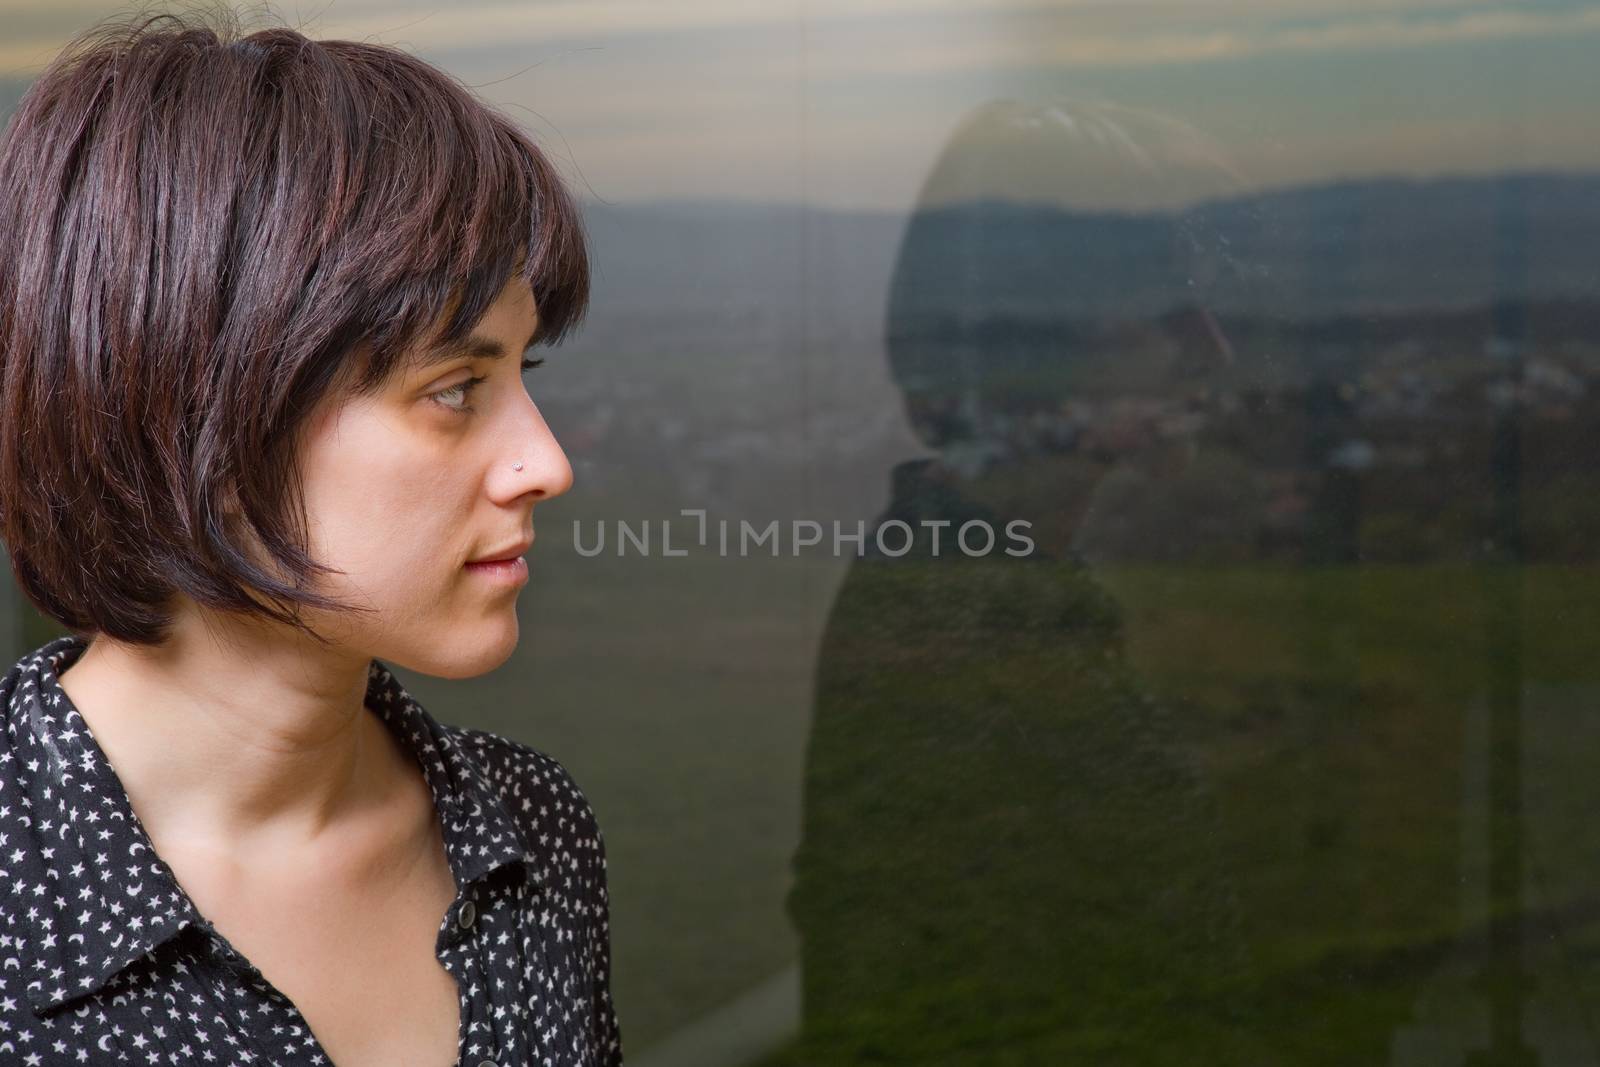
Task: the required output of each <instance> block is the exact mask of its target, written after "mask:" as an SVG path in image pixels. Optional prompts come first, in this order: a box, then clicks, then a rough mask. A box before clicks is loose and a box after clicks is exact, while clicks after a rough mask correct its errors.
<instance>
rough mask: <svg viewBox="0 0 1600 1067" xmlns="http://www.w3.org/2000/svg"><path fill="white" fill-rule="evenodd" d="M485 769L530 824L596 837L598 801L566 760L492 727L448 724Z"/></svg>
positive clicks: (518, 817)
mask: <svg viewBox="0 0 1600 1067" xmlns="http://www.w3.org/2000/svg"><path fill="white" fill-rule="evenodd" d="M446 730H447V731H448V732H449V733H450V734H451V735H453V738H454V740H455V743H456V744H457V745H459V746H461V748H462V750H463V752H464V753H465V754H467V755H469V756H470V757H471V758H472V760H473V762H474V763H476V764H477V765H478V767H479V768H480V769H481V770H482V771H483V774H484V777H485V778H487V779H488V781H489V784H490V785H491V786H492V787H493V788H494V790H495V793H496V795H497V796H498V797H499V799H500V801H501V803H502V804H503V805H505V808H506V810H507V811H508V812H509V813H511V815H512V817H513V818H514V819H516V820H517V822H518V823H519V824H521V825H522V826H523V827H524V828H525V829H529V830H539V831H541V832H545V833H557V834H567V835H573V834H576V835H577V836H579V837H585V838H593V839H595V844H596V846H598V845H599V840H598V839H599V836H600V824H599V820H598V818H597V817H596V816H595V811H594V806H593V805H592V804H591V803H590V801H589V797H588V795H587V794H585V793H584V791H583V789H582V787H580V786H579V785H578V782H577V779H576V778H574V777H573V775H572V772H570V771H569V770H568V769H567V768H566V766H565V765H564V764H563V763H562V762H561V761H560V760H558V759H557V758H556V757H554V756H552V755H551V754H550V753H548V752H546V751H544V750H543V749H540V748H536V747H534V746H533V745H530V744H528V743H527V742H524V741H518V740H516V739H515V738H511V737H506V736H505V735H503V734H498V733H495V732H493V731H490V730H484V729H479V728H477V727H468V726H447V727H446Z"/></svg>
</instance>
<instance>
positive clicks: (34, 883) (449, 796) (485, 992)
mask: <svg viewBox="0 0 1600 1067" xmlns="http://www.w3.org/2000/svg"><path fill="white" fill-rule="evenodd" d="M86 647H87V645H86V643H85V642H84V640H83V639H82V638H79V637H76V636H73V635H69V636H66V637H60V638H56V639H55V640H53V641H51V642H49V643H48V644H46V645H44V646H43V647H41V648H39V649H37V650H36V651H34V652H32V653H30V654H28V655H27V656H25V657H23V659H22V660H20V661H19V662H18V663H17V664H16V665H15V666H13V667H12V668H11V669H10V670H9V671H8V672H7V673H6V674H5V676H4V678H0V708H4V714H5V730H4V732H3V733H0V1065H4V1067H13V1065H17V1067H50V1065H54V1064H84V1063H87V1064H116V1063H134V1064H172V1065H183V1064H218V1065H229V1064H241V1065H255V1067H266V1065H271V1064H277V1065H281V1067H292V1065H297V1064H328V1063H329V1059H328V1056H327V1054H326V1053H324V1052H323V1051H322V1048H321V1046H320V1045H319V1044H318V1041H317V1038H316V1036H315V1035H314V1034H312V1032H311V1030H310V1028H309V1027H308V1026H307V1025H306V1021H305V1019H304V1018H303V1017H302V1016H301V1014H300V1012H299V1010H298V1009H297V1008H296V1007H295V1005H294V1004H293V1003H292V1002H290V1000H289V999H288V998H287V997H286V996H284V995H283V994H282V993H280V992H279V991H278V990H276V989H274V988H273V987H272V985H271V983H269V982H268V981H267V980H266V978H265V977H264V976H263V975H262V973H261V972H260V971H259V970H257V969H256V968H255V966H253V965H252V964H251V963H250V961H249V960H247V959H245V958H244V956H243V955H241V954H240V953H239V952H238V951H237V950H236V949H234V948H233V947H232V946H231V945H230V944H229V943H228V941H227V939H226V938H224V937H223V936H222V935H221V934H220V933H219V932H218V931H217V930H216V928H215V927H213V926H212V925H211V923H210V922H209V921H208V920H207V919H206V917H205V916H204V915H202V914H200V912H199V910H198V909H197V908H196V907H195V905H194V903H193V902H192V901H191V900H190V899H189V897H188V895H187V894H186V893H185V892H184V890H183V888H182V887H181V886H180V885H179V884H178V882H177V880H176V879H175V878H174V876H173V873H172V871H171V869H170V868H168V866H167V865H166V864H165V863H164V862H163V861H162V860H161V858H160V857H159V856H158V855H156V853H155V850H154V848H153V847H152V844H151V841H150V838H149V836H148V835H147V834H146V833H145V830H144V827H143V826H142V825H141V824H140V822H139V819H138V816H136V815H135V814H134V812H133V809H132V808H131V807H130V806H129V803H128V797H127V794H126V793H125V792H124V790H123V788H122V784H121V782H120V780H119V779H118V778H117V775H116V773H115V772H114V771H113V770H112V768H111V765H110V763H109V762H108V761H107V759H106V755H105V753H104V752H103V751H102V750H101V748H100V746H99V745H98V744H97V743H96V742H95V740H94V738H93V737H92V736H90V734H89V731H88V729H87V726H86V724H85V723H84V720H83V718H82V717H81V716H80V715H79V714H78V712H77V709H75V708H74V707H73V706H72V704H71V701H70V700H69V699H68V698H67V695H66V693H65V692H64V691H63V690H62V689H61V686H60V684H59V682H58V672H59V671H61V670H62V669H63V668H65V667H66V666H67V665H69V664H71V663H72V661H73V660H75V659H76V658H77V657H78V656H79V655H80V654H81V653H82V652H83V650H84V649H85V648H86ZM367 706H368V707H370V708H372V709H374V710H375V711H377V712H378V713H379V716H380V717H381V718H382V719H383V721H384V723H385V725H387V726H388V727H389V728H390V729H391V730H392V731H394V734H395V736H396V737H397V738H399V739H400V741H401V742H402V743H403V744H404V745H405V747H406V749H407V750H408V751H410V752H411V753H412V755H413V756H414V757H415V758H416V760H417V762H418V763H419V764H420V765H421V768H422V772H423V775H424V777H425V778H426V779H427V782H428V788H429V789H430V790H431V791H432V793H433V799H434V804H435V807H436V808H437V809H438V811H439V816H440V820H441V823H442V826H443V830H444V841H445V850H446V853H447V855H448V858H449V862H450V869H451V871H452V872H453V873H454V875H455V881H456V887H457V894H456V899H455V901H454V902H453V903H452V904H451V905H450V909H449V911H448V912H446V914H445V916H444V918H443V920H442V921H441V922H440V924H439V932H438V937H437V942H436V954H437V955H438V957H439V961H440V962H441V963H442V964H443V965H444V967H445V969H446V970H448V971H450V973H451V974H453V975H454V976H455V978H456V982H457V986H458V988H459V990H460V994H461V998H460V999H461V1028H460V1040H459V1045H458V1057H459V1062H460V1064H461V1065H462V1067H523V1065H525V1064H527V1065H539V1067H545V1065H549V1067H557V1065H586V1067H601V1065H603V1067H613V1065H617V1064H621V1063H622V1044H621V1037H620V1033H619V1030H618V1027H617V1018H616V1013H615V1012H614V1010H613V1007H612V1003H611V993H610V971H611V966H610V934H609V929H608V920H609V917H610V909H609V906H608V901H607V896H606V856H605V845H604V842H603V841H602V839H601V836H600V828H599V825H598V824H597V823H596V821H595V816H594V812H593V810H592V809H591V808H590V806H589V802H588V801H587V800H586V799H585V798H584V795H583V793H582V792H581V791H580V790H579V789H578V786H577V785H576V784H575V783H574V782H573V780H572V778H571V777H570V776H569V775H568V774H567V772H566V770H565V769H564V768H563V767H562V766H561V764H559V763H557V762H556V761H555V760H554V759H552V758H551V757H549V756H547V755H545V754H544V753H542V752H539V751H537V750H535V749H533V748H531V747H529V746H527V745H524V744H521V743H519V742H516V741H511V740H508V739H506V738H503V737H499V736H496V735H494V734H491V733H486V732H484V731H481V730H472V729H464V728H460V727H454V726H445V725H441V724H440V723H438V722H437V721H435V720H434V719H433V717H432V716H430V715H429V714H428V713H427V712H426V711H424V710H423V708H422V706H421V705H420V704H418V703H417V702H416V701H415V700H414V699H412V698H411V697H410V696H409V695H408V694H407V693H406V691H405V690H404V689H403V688H402V687H401V685H400V683H399V681H398V680H397V679H396V678H395V677H394V675H393V674H392V673H390V671H389V670H388V668H387V667H385V666H384V665H383V664H382V663H380V662H379V661H378V660H373V661H372V667H371V671H370V674H369V681H368V688H367Z"/></svg>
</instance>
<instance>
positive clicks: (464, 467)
mask: <svg viewBox="0 0 1600 1067" xmlns="http://www.w3.org/2000/svg"><path fill="white" fill-rule="evenodd" d="M536 325H537V318H536V309H535V306H534V300H533V295H532V292H531V291H530V289H529V287H528V286H527V284H526V283H525V282H522V281H521V280H520V279H518V278H516V277H515V276H514V277H513V279H512V281H511V282H510V283H508V284H507V286H506V288H505V289H504V290H503V291H502V292H501V294H500V296H499V297H498V298H497V299H496V301H495V303H494V304H493V305H491V307H490V308H489V311H488V312H487V313H486V315H485V316H484V318H483V319H482V320H481V321H480V322H479V323H478V325H477V327H476V329H474V330H473V331H472V334H473V336H474V337H477V338H482V339H484V340H486V341H492V342H494V343H495V344H498V345H499V347H500V348H501V350H502V351H503V352H504V353H505V354H504V355H503V356H502V357H500V358H491V357H488V356H482V355H462V356H457V357H454V358H452V359H450V360H448V361H446V362H440V363H437V364H435V365H432V366H428V367H424V368H421V369H411V370H401V371H396V373H395V374H394V375H393V376H392V378H391V379H390V381H389V382H388V383H387V384H386V385H385V386H384V387H383V388H382V389H381V390H380V391H379V392H377V393H375V394H374V395H371V396H366V397H360V398H356V399H353V400H349V401H346V402H344V403H343V405H342V406H336V405H333V404H330V405H329V410H328V411H326V412H324V413H320V414H317V415H314V416H313V418H312V420H311V421H309V422H308V424H307V425H306V427H305V434H304V437H303V438H302V441H303V445H302V448H303V453H302V464H303V467H302V469H303V471H304V475H303V477H304V491H305V506H306V514H307V518H308V521H309V529H310V537H311V550H312V555H313V557H314V558H315V559H317V560H318V561H319V562H322V563H325V564H327V565H330V566H332V567H335V568H337V569H339V570H340V571H343V572H344V573H343V574H333V575H328V576H327V577H326V578H325V579H324V586H323V587H324V588H325V589H326V591H327V592H328V593H330V594H331V595H333V596H336V597H340V598H342V599H346V600H348V601H350V602H352V603H354V604H357V605H360V606H362V607H366V608H371V609H376V611H375V613H373V614H367V615H345V616H334V617H328V616H323V615H320V614H310V613H308V615H309V617H312V618H314V620H315V622H314V625H316V626H317V628H318V630H319V631H320V632H322V633H324V634H325V635H327V636H328V637H330V638H332V639H334V640H335V641H337V642H338V643H340V644H342V645H345V646H347V647H350V648H353V649H357V650H359V651H360V652H361V653H362V654H364V655H366V654H370V655H374V656H378V657H380V658H385V659H389V660H392V661H394V662H397V663H400V664H403V665H405V666H406V667H407V668H409V669H412V670H416V671H419V672H422V673H425V674H428V675H432V676H436V677H442V678H459V677H473V676H476V675H479V674H482V673H485V672H487V671H489V670H492V669H494V668H495V667H497V666H499V665H500V664H501V663H503V662H504V661H505V660H506V659H507V658H508V657H509V656H510V655H511V653H512V651H513V650H514V649H515V648H516V643H517V636H518V631H517V615H516V603H517V599H518V595H519V593H520V592H521V590H522V589H523V588H524V587H525V585H526V572H524V573H523V574H521V575H516V574H513V575H512V576H511V577H510V578H506V577H503V576H502V577H496V576H493V575H491V574H488V573H485V572H484V571H483V570H481V569H477V568H469V567H467V566H466V564H467V562H468V561H469V560H475V559H483V558H487V557H497V556H503V555H506V554H507V553H508V552H509V553H510V554H517V549H518V546H519V545H520V544H522V543H524V542H526V541H528V540H530V539H531V538H532V537H533V532H534V530H533V507H534V504H535V503H537V502H539V501H541V500H546V499H549V498H550V497H554V496H558V495H560V494H561V493H564V492H566V490H567V489H568V488H569V487H570V486H571V485H572V467H571V465H570V464H569V463H568V462H567V457H566V453H565V452H563V451H562V449H561V446H560V445H559V444H558V443H557V442H556V439H555V437H554V436H553V435H552V434H551V432H550V428H549V427H548V426H546V425H545V422H544V418H543V417H542V416H541V415H540V414H539V409H538V408H537V407H536V406H535V405H534V402H533V400H532V398H531V397H530V396H529V395H528V391H527V389H526V387H525V385H524V382H523V372H522V368H521V359H522V353H523V350H524V348H525V347H526V345H527V343H528V339H529V338H530V337H531V336H532V334H533V331H534V329H535V326H536ZM474 379H477V380H476V381H474ZM519 463H520V464H521V465H522V469H521V470H520V471H519V470H516V469H514V467H515V465H516V464H519ZM528 555H529V560H530V563H531V562H532V553H531V552H529V553H528Z"/></svg>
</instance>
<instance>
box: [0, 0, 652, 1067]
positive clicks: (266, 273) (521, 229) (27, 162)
mask: <svg viewBox="0 0 1600 1067" xmlns="http://www.w3.org/2000/svg"><path fill="white" fill-rule="evenodd" d="M231 18H232V17H231V16H229V15H228V14H227V13H226V12H225V11H223V12H220V13H218V14H217V15H215V16H212V17H211V18H210V19H209V20H206V21H203V20H201V19H199V18H196V17H194V16H176V15H170V14H163V15H156V16H153V17H149V16H145V17H135V18H127V19H122V20H119V21H116V22H110V23H102V24H101V25H100V26H98V27H96V28H95V29H93V30H91V31H89V32H88V33H86V34H84V35H82V36H80V37H79V38H77V39H75V40H74V41H73V42H72V44H70V45H69V46H68V48H67V49H66V50H65V51H64V52H63V53H62V54H61V56H59V57H58V58H57V59H56V60H55V61H54V62H53V63H52V64H51V66H50V67H49V68H48V69H47V70H46V71H45V72H44V74H43V75H42V76H41V77H40V79H39V80H38V81H37V82H36V83H35V84H34V85H33V86H32V87H31V89H30V90H29V92H28V93H27V95H26V96H25V97H24V98H23V100H22V101H21V103H20V105H19V107H18V110H17V112H16V114H15V115H14V116H13V119H12V121H11V123H10V125H9V126H8V128H7V131H6V133H5V137H4V140H3V142H0V535H3V537H4V540H5V543H6V546H7V548H8V551H9V554H10V560H11V565H12V569H13V572H14V574H15V577H16V580H17V583H18V585H19V587H20V588H21V589H22V591H23V592H24V593H25V594H26V595H27V596H28V598H29V599H30V600H31V601H32V602H33V603H34V604H35V605H37V606H38V608H39V609H40V610H41V611H43V612H44V613H46V614H47V615H49V616H50V617H52V618H54V619H56V620H57V621H58V622H59V623H61V624H62V625H63V626H64V627H66V628H67V629H68V630H70V631H71V633H70V635H68V636H65V637H61V638H57V639H56V640H53V641H51V642H49V643H48V644H46V645H44V646H43V647H42V648H40V649H37V650H36V651H34V652H33V653H31V654H29V655H28V656H25V657H24V658H23V659H22V660H21V661H20V662H18V663H17V664H16V665H15V666H14V667H12V668H11V670H10V671H9V672H8V673H7V674H6V675H5V676H4V679H3V680H0V708H4V709H5V715H6V720H5V726H6V729H5V731H4V734H3V735H0V844H3V848H0V887H4V890H5V891H4V892H0V1063H5V1064H12V1063H19V1064H21V1063H26V1064H45V1063H68V1062H71V1063H110V1062H122V1061H130V1062H133V1061H136V1062H171V1063H182V1062H188V1061H189V1060H190V1059H193V1060H195V1061H197V1062H211V1063H248V1064H262V1063H277V1064H285V1065H288V1064H302V1063H305V1064H317V1063H329V1062H332V1063H335V1064H338V1065H339V1067H359V1065H365V1064H371V1065H383V1067H394V1065H417V1067H429V1065H437V1067H445V1065H447V1064H457V1063H459V1064H463V1065H466V1067H491V1065H494V1067H512V1065H522V1064H532V1063H538V1064H619V1063H621V1062H622V1053H621V1044H620V1037H619V1031H618V1026H617V1021H616V1014H615V1012H614V1010H613V1008H612V1004H611V1000H610V975H609V970H610V964H609V960H610V944H609V933H608V918H609V911H608V906H607V894H606V867H605V849H604V844H603V842H602V840H601V837H600V831H599V827H598V825H597V823H596V821H595V816H594V813H593V811H592V809H591V807H590V805H589V804H588V802H587V801H586V800H585V798H584V795H583V793H582V792H581V791H580V790H579V788H578V787H577V785H576V784H575V783H574V782H573V780H572V779H571V777H570V776H569V775H568V774H567V772H566V771H565V770H564V769H563V768H562V766H561V765H560V764H559V763H557V762H556V761H555V760H554V759H552V758H550V757H549V756H547V755H545V754H543V753H541V752H539V751H536V750H534V749H532V748H530V747H528V746H526V745H523V744H519V743H517V742H514V741H511V740H508V739H505V738H501V737H497V736H494V735H492V734H488V733H485V732H483V731H479V730H470V729H462V728H458V727H453V726H446V725H441V724H440V723H439V722H437V721H436V720H435V719H433V718H432V716H430V715H429V714H428V713H427V712H426V711H425V710H424V709H423V708H422V707H421V706H420V705H419V704H418V703H417V702H416V701H415V700H413V699H412V698H411V697H410V696H409V695H408V694H407V693H406V691H405V690H404V689H403V688H402V687H401V685H400V684H399V682H398V681H397V680H396V679H395V677H394V675H393V674H392V673H391V671H390V670H389V668H388V666H387V665H386V664H387V663H389V662H392V663H395V664H401V665H404V666H405V667H407V668H409V669H411V670H415V671H418V672H420V673H423V674H428V675H434V676H439V677H447V678H465V677H472V676H475V675H479V674H482V673H484V672H486V671H490V670H492V669H494V668H495V667H497V666H499V665H500V664H502V663H504V662H505V660H506V659H507V657H509V656H510V655H511V653H512V651H513V650H514V649H515V647H516V643H517V616H516V600H517V593H518V591H519V590H520V589H521V587H522V585H523V584H524V583H525V582H526V579H527V569H526V563H525V562H523V561H522V560H521V559H520V558H519V557H520V556H521V555H522V553H523V552H525V551H526V550H527V549H528V548H529V546H530V545H531V543H532V540H533V536H534V535H533V524H532V513H533V511H534V509H535V506H536V505H537V504H539V503H541V502H543V501H545V500H548V499H550V498H552V497H555V496H558V495H559V494H561V493H562V492H564V491H565V490H566V489H567V488H568V487H569V486H570V485H571V482H572V471H571V468H570V466H569V465H568V462H567V458H566V456H565V455H564V454H563V452H562V450H561V448H560V446H559V445H558V444H557V443H556V441H555V439H554V437H553V436H552V435H551V433H550V430H549V429H548V427H547V426H546V425H545V423H544V421H543V419H542V418H541V417H540V414H539V411H538V409H537V407H535V405H534V404H533V402H532V401H531V400H530V399H529V397H528V394H527V392H526V390H525V389H524V388H523V385H522V378H521V371H522V370H523V369H526V368H527V367H528V366H531V365H534V364H530V363H524V364H522V366H520V367H519V366H518V363H517V361H516V359H515V358H514V357H515V355H516V353H519V352H522V351H524V349H525V348H527V347H530V346H531V345H533V344H536V343H538V344H552V343H554V342H556V341H558V340H559V339H560V338H561V337H562V336H563V335H565V334H566V333H567V332H568V331H569V330H571V329H572V328H573V327H574V325H575V324H576V323H577V322H578V321H579V320H580V319H581V318H582V316H583V314H584V312H585V310H586V307H587V301H588V284H589V270H588V260H587V253H586V250H585V244H584V238H583V230H582V226H581V222H580V219H579V215H578V213H577V209H576V207H575V204H574V202H573V201H572V199H571V198H570V197H569V196H568V194H567V193H566V191H565V190H564V188H563V186H562V184H561V181H560V179H559V178H558V176H557V175H556V173H555V171H554V170H553V168H552V167H551V166H550V164H549V162H548V161H547V160H546V158H545V157H544V156H543V155H542V154H541V153H540V151H539V150H538V149H537V148H536V147H535V146H534V145H533V144H532V143H531V142H530V141H529V140H528V139H527V138H526V136H525V135H524V134H523V133H521V132H520V131H519V130H518V129H517V128H516V127H515V126H514V125H513V124H512V123H511V122H510V121H509V120H507V119H506V118H504V117H503V116H501V115H499V114H497V113H495V112H494V111H492V110H490V109H488V108H486V107H485V106H484V105H483V104H481V103H480V102H479V101H477V100H476V99H475V98H474V97H473V96H472V95H471V94H470V93H469V92H468V91H467V90H465V89H464V88H463V87H462V86H461V85H460V84H459V83H457V82H455V81H454V80H453V79H451V78H449V77H448V76H447V75H445V74H443V73H441V72H440V71H438V70H436V69H434V68H432V67H430V66H428V65H427V64H425V63H423V62H421V61H419V60H417V59H415V58H412V57H410V56H407V55H405V54H403V53H400V52H398V51H395V50H393V49H389V48H385V47H380V46H377V45H371V44H363V43H356V42H350V41H309V40H307V39H306V38H305V37H303V36H301V35H300V34H298V33H296V32H294V31H292V30H288V29H283V28H269V29H264V30H261V31H259V32H254V33H251V34H249V35H248V36H243V35H241V34H240V32H239V30H238V29H237V27H236V26H235V25H234V24H233V22H232V21H231ZM208 23H209V24H208Z"/></svg>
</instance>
